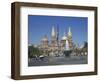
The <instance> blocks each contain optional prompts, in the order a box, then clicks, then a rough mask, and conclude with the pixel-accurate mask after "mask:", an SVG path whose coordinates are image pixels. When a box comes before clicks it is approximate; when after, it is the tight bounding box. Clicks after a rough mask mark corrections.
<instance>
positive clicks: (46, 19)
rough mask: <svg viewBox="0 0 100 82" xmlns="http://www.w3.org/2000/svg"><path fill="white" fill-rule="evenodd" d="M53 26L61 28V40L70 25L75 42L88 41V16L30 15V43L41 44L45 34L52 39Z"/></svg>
mask: <svg viewBox="0 0 100 82" xmlns="http://www.w3.org/2000/svg"><path fill="white" fill-rule="evenodd" d="M53 26H54V27H55V29H56V28H57V27H58V28H59V39H60V40H61V37H62V36H63V34H64V32H68V29H69V27H70V29H71V32H72V40H73V42H74V43H76V44H79V45H81V44H82V43H83V42H84V41H87V34H88V33H87V32H88V30H87V29H88V27H87V26H88V18H87V17H69V16H42V15H28V43H29V44H40V41H41V39H42V38H43V37H44V36H45V35H47V37H48V39H49V41H50V40H51V30H52V27H53Z"/></svg>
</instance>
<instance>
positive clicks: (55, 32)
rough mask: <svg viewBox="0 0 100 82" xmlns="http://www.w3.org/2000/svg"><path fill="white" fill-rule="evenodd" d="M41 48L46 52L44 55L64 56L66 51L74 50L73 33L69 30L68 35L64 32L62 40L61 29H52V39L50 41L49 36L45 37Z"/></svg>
mask: <svg viewBox="0 0 100 82" xmlns="http://www.w3.org/2000/svg"><path fill="white" fill-rule="evenodd" d="M39 48H40V49H41V50H42V51H43V52H44V55H52V56H57V55H62V53H63V51H64V50H72V48H73V42H72V32H71V29H70V28H69V30H68V33H66V32H64V33H63V36H62V38H59V29H58V28H56V27H54V26H53V27H52V29H51V39H50V40H48V37H47V35H45V36H44V37H43V38H42V40H41V43H40V46H39Z"/></svg>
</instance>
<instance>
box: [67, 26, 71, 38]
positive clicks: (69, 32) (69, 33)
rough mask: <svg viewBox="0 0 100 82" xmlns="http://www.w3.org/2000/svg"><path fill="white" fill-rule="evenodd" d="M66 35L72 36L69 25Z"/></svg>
mask: <svg viewBox="0 0 100 82" xmlns="http://www.w3.org/2000/svg"><path fill="white" fill-rule="evenodd" d="M68 37H72V32H71V29H70V27H69V31H68Z"/></svg>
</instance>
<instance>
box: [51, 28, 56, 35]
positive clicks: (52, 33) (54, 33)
mask: <svg viewBox="0 0 100 82" xmlns="http://www.w3.org/2000/svg"><path fill="white" fill-rule="evenodd" d="M51 36H52V37H56V32H55V28H54V26H53V27H52V31H51Z"/></svg>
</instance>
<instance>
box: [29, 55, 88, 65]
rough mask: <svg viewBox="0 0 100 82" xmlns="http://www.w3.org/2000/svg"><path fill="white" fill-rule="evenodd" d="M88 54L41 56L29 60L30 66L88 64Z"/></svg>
mask: <svg viewBox="0 0 100 82" xmlns="http://www.w3.org/2000/svg"><path fill="white" fill-rule="evenodd" d="M87 63H88V62H87V56H70V57H66V56H59V57H53V56H47V57H44V58H43V59H41V58H31V59H29V61H28V66H49V65H75V64H87Z"/></svg>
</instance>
